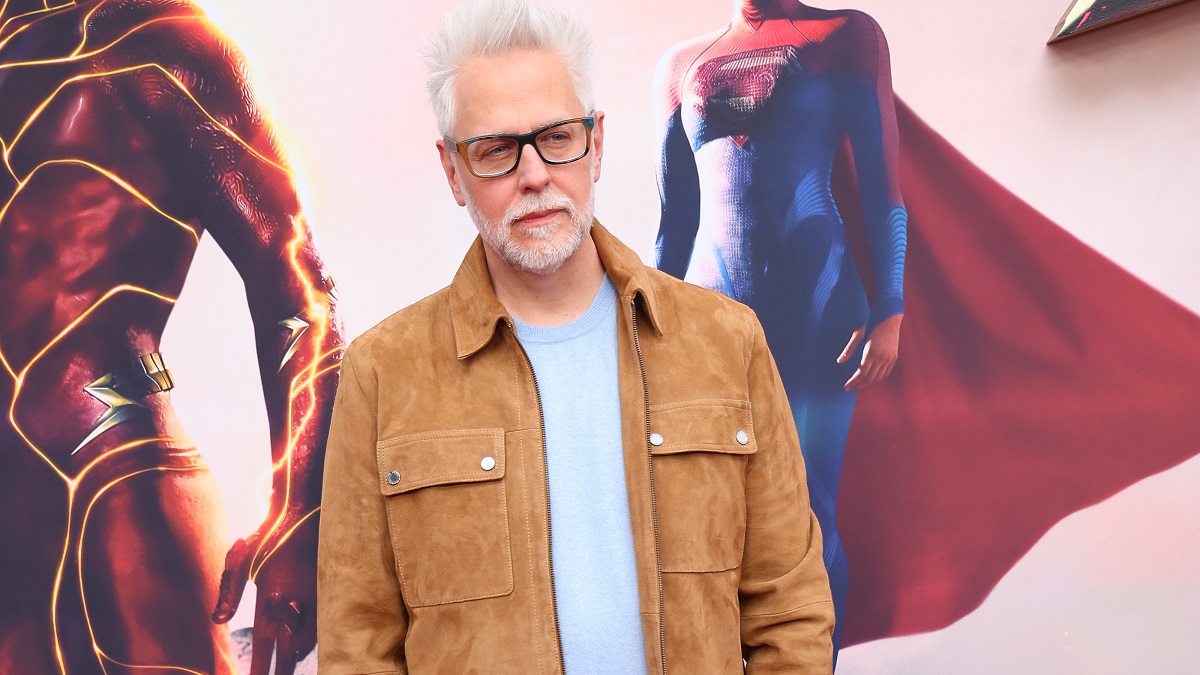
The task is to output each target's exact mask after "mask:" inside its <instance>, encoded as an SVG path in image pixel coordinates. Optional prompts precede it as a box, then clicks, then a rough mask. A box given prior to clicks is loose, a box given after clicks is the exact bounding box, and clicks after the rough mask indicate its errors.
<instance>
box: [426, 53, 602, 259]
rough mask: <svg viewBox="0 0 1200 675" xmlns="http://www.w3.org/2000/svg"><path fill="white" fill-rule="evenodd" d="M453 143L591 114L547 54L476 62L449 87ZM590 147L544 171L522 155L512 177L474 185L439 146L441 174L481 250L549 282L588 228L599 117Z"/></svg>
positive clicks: (597, 168)
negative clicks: (548, 277) (468, 217)
mask: <svg viewBox="0 0 1200 675" xmlns="http://www.w3.org/2000/svg"><path fill="white" fill-rule="evenodd" d="M454 106H455V118H454V125H453V128H452V129H451V134H450V135H451V136H453V137H454V138H458V139H462V138H471V137H475V136H483V135H486V134H498V133H504V134H524V133H528V132H530V131H533V130H534V129H538V128H541V127H544V126H546V125H548V124H553V123H554V122H558V121H560V120H564V119H570V118H574V117H582V116H584V115H587V114H588V113H589V112H590V111H587V110H584V109H583V104H582V103H581V102H580V101H579V97H578V96H577V95H576V94H575V89H574V86H573V85H572V83H571V77H570V73H569V72H568V71H567V68H566V65H565V64H564V63H563V61H562V59H561V58H560V57H559V56H558V55H557V54H554V53H553V52H545V51H534V50H517V51H513V52H509V53H507V54H502V55H498V56H489V57H477V58H474V59H472V60H470V61H468V62H467V63H466V64H465V65H464V66H463V68H462V69H461V70H460V71H459V73H458V76H457V78H456V82H455V96H454ZM595 118H596V124H595V127H594V129H593V130H592V147H591V150H590V151H589V152H588V154H587V155H586V156H585V157H584V158H583V159H580V160H579V161H577V162H572V163H570V164H562V165H547V164H546V163H545V162H543V161H542V159H541V158H540V157H539V156H538V153H536V152H532V151H531V150H532V148H525V150H526V151H525V152H522V153H521V159H520V162H519V163H518V164H517V168H516V170H515V171H513V172H512V173H510V174H508V175H505V176H498V177H494V178H479V177H477V176H474V175H472V174H471V172H470V171H468V170H467V166H466V164H465V163H464V161H463V159H462V157H460V156H457V153H454V152H453V151H452V150H451V149H450V148H449V147H447V146H446V144H445V143H444V142H443V141H438V144H437V146H438V151H439V153H440V155H441V161H442V168H443V169H444V170H445V171H446V178H447V180H448V182H449V183H450V190H451V192H452V193H453V194H454V198H455V200H456V201H457V202H458V203H459V205H460V206H466V207H467V211H468V213H470V215H471V220H472V221H474V222H475V226H476V228H478V230H479V233H480V235H481V236H482V238H483V241H484V244H485V245H487V247H488V248H489V249H490V250H491V251H492V252H493V253H495V254H497V255H498V257H499V258H500V260H501V261H502V262H503V263H504V264H506V265H508V266H509V267H512V268H514V269H516V270H519V271H523V272H532V273H535V274H543V275H548V274H553V273H554V272H555V271H557V270H558V269H559V268H560V267H561V266H562V265H563V263H565V262H566V261H567V260H568V259H570V258H571V256H573V255H575V254H576V253H577V252H578V251H579V249H580V246H581V244H582V243H583V241H584V239H585V238H586V237H587V235H588V232H589V231H590V228H591V224H592V215H593V203H594V184H595V181H596V180H597V179H598V178H599V176H600V160H601V156H602V154H603V137H604V126H603V122H604V114H603V113H599V112H598V113H596V114H595Z"/></svg>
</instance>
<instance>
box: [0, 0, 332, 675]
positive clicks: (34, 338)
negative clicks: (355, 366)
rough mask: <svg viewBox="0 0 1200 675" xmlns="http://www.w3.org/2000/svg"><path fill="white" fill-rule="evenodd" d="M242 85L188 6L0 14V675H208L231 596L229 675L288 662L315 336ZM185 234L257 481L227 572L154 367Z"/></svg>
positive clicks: (328, 335) (225, 646)
mask: <svg viewBox="0 0 1200 675" xmlns="http://www.w3.org/2000/svg"><path fill="white" fill-rule="evenodd" d="M49 5H54V6H53V7H49ZM245 73H246V66H245V63H244V61H243V59H242V57H241V55H240V53H239V52H238V51H237V49H236V48H235V47H234V46H233V45H232V44H231V43H230V42H229V40H228V39H227V38H225V36H223V35H222V34H221V33H220V32H219V31H218V30H216V29H215V28H214V27H213V26H212V24H211V23H210V22H209V21H208V19H207V18H206V17H205V15H204V13H203V12H201V11H200V10H199V9H197V8H196V7H195V6H194V5H193V4H191V3H189V2H185V1H182V0H181V1H165V2H164V1H159V0H144V1H141V0H135V1H133V2H120V3H106V2H101V1H97V0H89V1H86V2H85V1H80V2H77V3H46V2H43V1H42V0H10V1H9V2H3V3H0V153H2V158H3V163H2V165H0V297H3V310H2V311H0V364H2V365H3V367H4V371H3V373H0V380H2V381H3V382H5V385H4V386H3V387H0V407H2V408H3V410H4V411H5V417H4V419H3V420H2V421H0V461H2V463H3V470H2V471H0V543H2V544H3V545H2V546H0V672H3V673H51V672H55V673H70V674H78V673H96V672H115V671H118V670H120V671H122V672H124V669H130V672H134V671H140V670H144V669H154V670H156V671H179V672H185V671H186V672H204V673H232V672H234V670H235V664H234V663H233V656H232V654H231V653H230V644H229V634H228V630H226V628H225V627H224V626H222V625H219V623H217V622H221V623H223V622H226V621H228V620H229V619H230V618H231V617H232V616H233V614H234V611H235V610H236V608H237V605H238V603H239V601H240V599H241V595H242V591H243V590H244V588H245V585H246V583H247V580H249V579H251V578H253V579H254V580H255V583H256V585H257V588H258V593H257V604H256V607H255V620H254V650H253V651H254V656H253V663H252V672H253V673H254V674H255V675H259V674H264V675H265V673H267V672H268V670H269V669H270V665H271V661H272V652H273V651H275V652H276V653H275V656H276V663H277V668H276V671H275V672H277V673H284V674H290V673H291V672H292V670H293V669H292V666H293V665H294V664H295V662H296V661H297V659H299V658H302V657H303V656H304V655H305V654H306V653H308V652H309V651H311V650H312V647H313V644H314V642H315V640H316V630H315V617H314V616H313V614H314V608H313V603H314V600H315V596H316V555H315V554H316V517H315V514H316V512H317V508H318V505H319V502H320V488H321V483H320V469H321V466H322V460H323V453H324V440H325V434H326V430H327V428H328V427H327V425H328V420H329V414H330V410H331V408H332V406H331V404H330V403H331V401H332V398H333V393H334V390H335V387H336V384H337V369H336V365H337V360H338V357H339V355H340V353H341V345H342V339H341V330H340V326H339V324H338V321H337V316H336V310H335V304H336V303H335V301H334V299H333V298H332V296H331V294H330V292H331V291H332V288H333V287H332V282H331V280H330V279H329V276H328V274H327V272H326V270H325V267H324V264H323V263H322V261H321V259H320V257H319V256H318V255H317V254H316V250H315V248H314V247H313V242H312V238H311V233H310V230H309V228H308V223H307V220H306V219H305V217H304V214H303V213H302V211H301V208H300V202H299V199H298V197H297V194H296V188H295V183H294V177H293V175H292V173H291V170H290V169H289V167H288V165H287V162H286V160H285V159H284V156H283V151H282V149H281V148H280V147H279V144H278V141H277V138H276V136H275V132H274V129H273V126H272V124H271V122H270V120H269V118H267V117H266V116H265V115H264V113H263V111H262V109H261V108H260V107H259V105H258V104H257V102H256V98H255V96H254V95H253V92H252V88H251V87H250V84H249V82H248V81H247V78H246V76H245ZM205 231H208V232H209V233H210V234H211V236H212V237H213V239H214V240H216V242H217V243H218V244H219V245H220V246H221V248H222V249H223V250H224V252H225V254H226V255H227V256H228V257H229V259H230V261H231V262H232V263H233V265H234V267H235V268H236V269H237V271H238V273H239V274H240V275H241V277H242V280H243V281H244V282H245V286H246V295H247V300H248V303H249V309H250V315H251V318H252V320H253V322H254V327H255V337H256V342H257V351H258V357H259V376H260V377H261V379H262V383H263V393H264V399H265V403H266V408H267V413H268V419H269V422H270V437H271V448H270V450H271V460H272V464H273V466H274V475H273V486H274V490H273V493H272V497H271V502H270V511H269V514H268V517H267V519H266V520H265V522H264V523H263V525H262V526H261V527H260V528H259V529H258V530H257V531H256V532H255V533H254V534H252V535H251V536H249V537H247V538H246V539H245V540H241V541H239V542H237V543H236V544H234V546H233V547H232V548H231V549H230V548H229V546H228V541H227V538H228V534H227V532H226V527H225V519H224V514H223V509H222V505H221V498H220V495H219V494H218V492H217V487H216V484H215V482H214V480H213V478H212V476H211V475H210V474H209V472H208V469H207V468H206V466H205V463H204V462H203V460H202V459H201V457H200V453H199V452H198V451H197V449H196V447H195V446H194V444H193V443H192V441H191V439H190V438H189V437H188V435H187V433H186V431H185V430H184V429H183V425H182V423H181V421H180V420H179V418H178V416H177V415H176V413H175V411H174V408H173V406H172V404H171V395H170V390H171V389H173V388H174V387H175V386H176V384H177V383H176V381H175V380H174V378H172V376H171V374H170V371H169V368H168V363H167V361H165V360H164V358H163V356H162V355H161V354H159V343H160V338H161V336H162V331H163V327H164V325H165V324H166V322H167V319H168V317H169V316H170V313H171V310H172V309H173V307H174V305H175V300H176V298H178V296H179V293H180V290H181V289H182V287H183V285H184V280H185V279H186V278H187V274H188V268H189V267H190V265H191V261H192V258H193V256H194V255H195V253H196V249H197V246H198V245H199V241H200V237H201V235H202V233H203V232H205ZM195 282H196V280H192V283H195ZM235 304H236V303H235ZM232 306H233V305H231V307H232ZM221 327H222V322H221V320H220V318H219V317H218V318H217V319H216V320H215V321H214V322H213V330H221ZM209 356H210V358H214V359H219V358H221V356H220V355H219V354H216V353H213V354H210V355H209ZM247 375H249V374H247ZM179 384H180V385H181V386H186V383H179ZM222 403H224V402H221V401H217V402H214V407H213V414H220V412H219V410H220V405H221V404H222ZM262 459H266V453H265V452H264V456H263V457H262ZM227 550H228V553H227ZM223 563H224V564H225V565H226V567H225V573H224V575H222V564H223ZM214 608H215V611H214ZM276 646H278V649H277V650H275V647H276Z"/></svg>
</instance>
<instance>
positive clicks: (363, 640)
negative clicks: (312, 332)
mask: <svg viewBox="0 0 1200 675" xmlns="http://www.w3.org/2000/svg"><path fill="white" fill-rule="evenodd" d="M353 353H354V348H353V347H351V349H350V350H348V351H347V352H346V356H345V359H344V360H343V361H342V379H341V383H340V386H339V387H338V391H337V396H336V398H335V399H334V405H333V421H332V423H331V425H330V430H329V445H328V451H327V454H326V458H325V476H324V486H325V487H324V495H323V499H322V506H321V509H322V514H321V535H320V547H319V553H318V567H317V668H318V671H319V672H320V673H322V675H342V674H347V675H348V674H350V673H380V674H382V673H407V672H408V668H407V667H406V665H405V657H404V637H405V633H406V632H407V629H408V613H407V611H406V610H405V608H404V602H403V600H402V598H401V594H400V584H399V582H398V580H397V578H396V572H395V570H396V562H395V557H394V553H393V551H392V546H391V537H390V534H389V530H388V520H387V512H386V507H385V504H384V498H383V496H382V495H381V493H380V489H379V475H378V469H377V462H376V459H375V441H376V439H375V435H376V429H377V428H378V427H377V424H376V408H375V396H374V391H375V387H374V386H373V385H371V383H370V381H368V382H367V384H368V386H367V387H364V386H363V384H364V383H363V382H362V381H361V380H360V377H359V372H358V371H357V370H356V368H355V364H354V359H353ZM368 392H371V393H368Z"/></svg>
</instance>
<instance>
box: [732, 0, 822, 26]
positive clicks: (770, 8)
mask: <svg viewBox="0 0 1200 675" xmlns="http://www.w3.org/2000/svg"><path fill="white" fill-rule="evenodd" d="M736 3H737V14H736V17H735V18H737V17H740V18H741V19H742V20H744V21H750V22H756V23H757V22H761V21H766V20H767V19H798V18H800V15H801V14H802V13H803V11H804V10H805V9H808V8H807V7H805V6H804V5H803V4H801V3H800V2H799V1H798V0H736Z"/></svg>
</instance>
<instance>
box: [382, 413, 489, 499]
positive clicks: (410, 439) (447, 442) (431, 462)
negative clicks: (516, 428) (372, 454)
mask: <svg viewBox="0 0 1200 675" xmlns="http://www.w3.org/2000/svg"><path fill="white" fill-rule="evenodd" d="M375 450H376V460H377V461H378V467H379V490H380V492H382V493H383V494H384V495H385V496H386V495H395V494H401V493H404V492H411V491H413V490H418V489H420V488H424V487H429V486H432V485H447V484H452V483H479V482H483V481H489V480H498V479H500V478H503V477H504V430H503V429H456V430H452V431H432V432H424V433H419V434H412V435H410V436H401V437H399V438H393V439H389V440H386V441H380V442H379V443H377V444H376V446H375Z"/></svg>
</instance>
